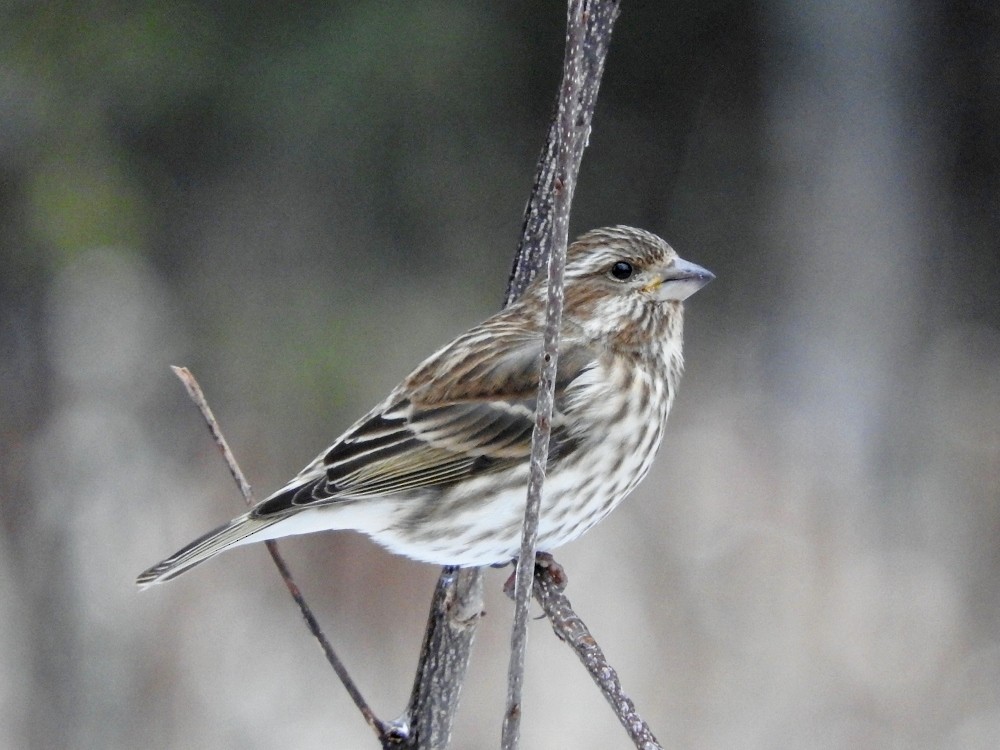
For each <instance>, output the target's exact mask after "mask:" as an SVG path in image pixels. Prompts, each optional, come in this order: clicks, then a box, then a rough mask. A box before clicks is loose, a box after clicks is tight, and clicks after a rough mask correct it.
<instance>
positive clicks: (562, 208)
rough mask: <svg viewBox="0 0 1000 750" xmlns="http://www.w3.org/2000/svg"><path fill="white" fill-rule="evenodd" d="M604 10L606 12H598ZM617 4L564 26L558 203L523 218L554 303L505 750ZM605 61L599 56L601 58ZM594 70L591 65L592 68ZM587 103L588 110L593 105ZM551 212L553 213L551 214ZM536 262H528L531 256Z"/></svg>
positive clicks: (556, 132) (546, 176)
mask: <svg viewBox="0 0 1000 750" xmlns="http://www.w3.org/2000/svg"><path fill="white" fill-rule="evenodd" d="M600 10H604V11H605V13H604V14H601V13H599V11H600ZM617 10H618V6H617V3H615V2H612V3H603V4H602V3H600V2H587V0H570V3H569V6H568V13H567V23H566V54H565V58H564V60H563V79H562V84H561V86H560V91H559V103H558V106H557V108H556V118H555V120H554V122H553V127H552V128H550V131H549V141H548V142H547V143H546V149H545V152H546V157H548V156H549V154H550V152H551V154H552V158H551V159H549V158H544V159H543V161H542V166H541V167H540V169H539V174H540V175H541V178H542V180H543V182H545V183H548V182H549V181H551V185H552V193H553V195H554V200H553V201H552V202H551V204H541V203H539V204H538V205H537V206H536V207H535V211H534V212H532V206H531V204H530V203H529V207H528V211H527V214H526V219H525V230H524V231H525V234H526V235H527V234H529V233H530V232H538V233H539V235H540V237H539V240H540V241H539V247H541V248H542V254H540V255H536V256H535V258H536V259H539V260H540V259H541V258H542V257H544V254H545V250H546V249H547V251H548V252H547V255H548V280H547V281H548V297H547V300H546V318H545V335H544V342H543V348H542V367H541V376H540V378H539V384H538V399H537V402H536V404H537V405H536V408H535V426H534V431H533V433H532V441H531V459H530V475H529V480H528V492H527V501H526V504H525V513H524V525H523V531H522V537H521V549H520V554H519V556H518V563H517V571H516V578H515V586H514V622H513V626H512V628H511V653H510V664H509V667H508V673H507V705H506V710H505V711H504V718H503V731H502V738H501V746H502V747H503V748H504V750H516V748H517V747H518V743H519V737H520V727H521V695H522V688H523V683H524V658H525V652H526V649H527V621H528V603H529V601H530V598H531V587H532V580H533V576H534V570H535V550H536V542H537V538H538V516H539V510H540V508H541V497H542V494H541V493H542V487H543V485H544V482H545V466H546V463H547V460H548V452H549V436H550V433H551V422H552V407H553V398H554V392H555V380H556V370H557V367H558V358H559V330H560V325H561V320H562V308H563V275H564V270H565V264H566V244H567V242H568V238H569V214H570V206H571V204H572V201H573V193H574V191H575V189H576V178H577V175H578V174H579V170H580V163H581V161H582V159H583V151H584V149H585V148H586V146H587V141H588V139H589V135H590V123H591V120H592V118H593V111H594V109H593V105H594V103H595V102H596V98H597V90H598V88H599V85H600V77H601V73H602V72H603V68H604V59H605V55H606V53H607V44H608V42H609V41H610V33H611V28H612V26H613V24H614V20H615V18H616V17H617ZM594 29H600V32H601V33H600V34H599V35H598V39H600V40H602V41H603V44H600V45H598V47H597V49H593V48H588V46H587V41H588V31H590V30H594ZM598 51H599V52H600V54H595V52H598ZM588 63H590V66H588ZM588 70H589V72H591V73H592V75H593V76H594V77H595V80H594V81H593V82H592V85H591V87H590V88H588V89H587V91H588V92H589V93H591V94H592V97H593V98H592V99H591V100H590V101H589V102H584V101H583V99H582V95H583V93H584V90H585V89H584V84H585V81H586V80H587V73H588ZM588 104H589V106H587V105H588ZM550 206H551V207H550ZM523 249H524V245H523V244H522V248H521V249H520V250H519V252H518V265H517V266H515V272H514V274H512V279H516V278H517V271H518V269H519V268H522V267H528V268H529V269H530V265H531V264H530V263H524V262H523V261H524V255H523V252H522V251H523ZM529 257H530V256H529Z"/></svg>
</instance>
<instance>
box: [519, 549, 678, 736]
mask: <svg viewBox="0 0 1000 750" xmlns="http://www.w3.org/2000/svg"><path fill="white" fill-rule="evenodd" d="M552 570H553V568H552V567H550V566H545V565H538V566H536V568H535V586H534V589H535V598H536V599H537V600H538V603H539V604H541V605H542V609H543V610H544V611H545V614H546V616H547V617H548V618H549V621H550V622H551V623H552V629H553V630H554V631H555V633H556V635H557V636H558V637H559V638H560V639H561V640H563V641H565V642H566V643H567V644H568V645H569V646H570V647H571V648H572V649H573V651H574V652H575V653H576V655H577V657H578V658H579V659H580V661H581V662H582V663H583V666H584V667H586V668H587V671H588V672H589V673H590V676H591V678H593V680H594V682H595V683H596V685H597V686H598V688H600V690H601V693H603V694H604V697H605V698H606V699H607V701H608V703H610V704H611V708H612V709H613V710H614V712H615V716H617V717H618V720H619V721H620V722H621V723H622V726H623V727H625V731H626V732H628V736H629V737H631V738H632V741H633V742H634V743H635V746H636V748H639V750H663V748H662V746H661V745H660V743H659V742H658V741H657V739H656V737H654V736H653V731H652V730H651V729H650V728H649V725H648V724H646V722H645V721H643V719H642V717H641V716H639V714H638V712H637V711H636V710H635V704H634V703H632V700H631V699H630V698H629V697H628V696H627V695H625V691H624V689H623V688H622V684H621V681H620V680H619V679H618V673H617V672H616V671H615V670H614V668H612V666H611V665H610V664H609V663H608V660H607V658H606V657H605V656H604V652H603V651H602V650H601V647H600V646H598V645H597V641H596V640H594V636H592V635H591V634H590V630H589V629H588V628H587V626H586V625H585V624H584V622H583V620H581V619H580V617H579V616H578V615H577V614H576V612H574V611H573V607H572V605H571V604H570V603H569V599H567V598H566V594H565V593H564V592H563V585H564V582H563V581H560V580H557V579H556V578H555V577H554V576H553V574H552Z"/></svg>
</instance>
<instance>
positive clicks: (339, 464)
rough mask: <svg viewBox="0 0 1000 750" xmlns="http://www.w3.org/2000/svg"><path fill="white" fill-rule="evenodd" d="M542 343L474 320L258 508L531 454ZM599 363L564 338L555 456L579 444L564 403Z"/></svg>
mask: <svg viewBox="0 0 1000 750" xmlns="http://www.w3.org/2000/svg"><path fill="white" fill-rule="evenodd" d="M541 349H542V339H541V335H540V334H539V335H527V334H525V333H524V332H523V331H504V330H500V331H499V332H498V331H490V332H489V335H486V334H484V333H483V332H482V329H473V330H472V331H470V332H469V333H468V334H466V335H465V336H463V337H461V338H459V339H457V340H456V341H455V342H453V343H452V344H451V345H449V346H448V347H446V348H445V349H442V350H441V351H440V352H438V353H437V354H436V355H434V356H433V357H431V359H430V360H428V361H427V362H425V363H424V364H423V365H421V367H420V368H419V369H418V370H417V371H415V372H414V373H413V374H412V375H410V376H409V377H408V378H407V379H406V380H404V381H403V383H402V384H401V385H400V386H399V387H398V388H397V389H396V390H395V391H393V394H392V395H391V396H390V398H389V399H388V400H387V401H386V402H385V403H384V404H383V405H382V407H380V408H376V409H375V410H373V411H372V412H370V413H369V414H368V415H366V416H365V417H364V418H362V419H361V420H359V421H358V422H357V423H356V424H355V425H354V426H353V427H352V428H351V429H349V430H348V431H347V432H346V433H345V434H344V435H343V436H341V437H340V438H339V439H338V440H337V442H336V443H334V444H333V446H332V447H331V448H330V449H329V450H327V451H326V452H325V453H324V454H322V455H320V456H319V457H318V458H317V459H316V460H315V461H314V462H313V463H312V464H310V465H309V466H308V467H306V469H305V470H303V472H302V473H300V474H299V476H298V477H296V479H295V480H293V482H291V483H290V484H289V485H287V486H286V487H284V488H282V489H281V490H279V491H278V492H277V493H275V494H274V495H272V496H271V497H270V498H268V499H267V500H265V501H263V502H262V503H260V504H259V505H258V506H257V507H256V508H255V509H254V515H255V516H258V517H261V516H267V515H271V514H274V513H284V512H287V511H291V510H295V509H299V508H303V507H315V506H317V505H323V504H328V503H332V502H337V501H338V500H343V499H356V498H365V497H377V496H384V495H391V494H394V493H398V492H406V491H409V490H414V489H420V488H423V489H433V488H435V487H444V486H447V485H449V484H452V483H454V482H458V481H460V480H463V479H467V478H470V477H473V476H476V475H482V474H488V473H492V472H497V471H501V470H503V469H505V468H508V467H511V466H514V465H517V464H519V463H522V462H525V461H527V459H528V455H529V454H530V452H531V433H532V428H533V427H534V411H535V401H536V395H537V389H538V366H539V361H540V356H541ZM593 363H594V354H593V352H592V351H591V350H590V349H588V348H587V347H585V346H583V345H580V344H577V343H574V342H567V343H564V344H563V345H561V346H560V353H559V363H558V374H557V377H556V410H555V412H554V414H553V421H552V434H551V438H550V447H549V454H550V462H551V461H556V460H558V459H559V458H560V457H561V456H564V455H566V454H567V453H569V452H570V451H572V449H573V445H574V436H573V435H572V434H571V432H570V430H569V429H567V427H566V426H565V424H564V420H562V418H561V413H560V411H559V409H560V406H562V405H563V403H564V400H565V399H564V396H565V394H566V391H567V389H568V388H569V387H570V385H571V384H572V383H573V381H575V380H576V379H577V378H579V377H580V376H581V375H582V374H584V373H585V372H586V371H587V370H589V369H590V368H591V367H593Z"/></svg>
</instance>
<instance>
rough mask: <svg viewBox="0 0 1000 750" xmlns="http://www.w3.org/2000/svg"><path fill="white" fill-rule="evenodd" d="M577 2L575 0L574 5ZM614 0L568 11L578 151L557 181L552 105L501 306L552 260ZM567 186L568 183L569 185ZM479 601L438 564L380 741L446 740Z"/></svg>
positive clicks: (459, 575) (469, 581)
mask: <svg viewBox="0 0 1000 750" xmlns="http://www.w3.org/2000/svg"><path fill="white" fill-rule="evenodd" d="M579 6H580V3H579V2H578V0H574V2H573V3H571V10H572V9H573V8H574V7H577V8H579ZM618 7H619V0H587V1H586V2H584V3H583V4H582V11H580V12H578V13H577V14H576V15H574V16H572V17H574V18H576V19H577V20H578V21H579V20H581V19H582V23H578V27H580V28H582V29H583V38H582V42H579V38H578V43H579V45H580V47H582V49H583V50H584V51H585V54H584V55H582V56H575V57H574V58H571V57H570V55H569V54H568V52H567V55H566V58H565V60H564V74H563V76H564V79H565V78H566V76H567V73H566V65H567V64H568V61H569V60H570V59H576V60H577V63H576V65H577V72H576V76H575V78H576V81H577V83H576V102H577V107H576V111H577V113H578V120H577V124H576V127H577V128H578V129H579V131H580V133H581V134H584V135H583V137H582V138H581V139H580V140H579V142H578V144H577V147H578V150H579V154H577V156H576V157H575V159H574V160H571V164H572V167H571V168H570V169H566V170H565V171H563V172H562V175H563V176H562V177H561V178H560V179H559V180H558V181H557V179H556V175H557V170H556V135H557V133H558V132H559V131H560V129H561V125H560V120H559V117H558V112H559V110H558V109H557V110H556V113H554V114H553V119H552V122H551V123H550V125H549V131H548V136H547V138H546V142H545V146H544V147H543V149H542V152H541V155H540V156H539V160H538V165H537V167H536V171H535V177H534V182H533V184H532V190H531V197H530V198H529V200H528V204H527V206H526V207H525V213H524V224H523V227H522V231H521V238H520V241H519V243H518V249H517V252H516V254H515V258H514V265H513V268H512V270H511V275H510V278H509V280H508V283H507V290H506V293H505V295H504V306H505V307H506V306H507V305H509V304H510V303H511V302H513V301H515V300H516V299H517V298H518V297H520V296H521V294H522V293H523V292H524V290H525V289H526V288H527V287H528V285H529V284H530V283H531V280H532V279H533V278H534V277H535V275H536V274H537V272H538V270H539V269H541V268H542V267H543V266H544V265H545V263H546V262H547V261H548V259H549V253H550V246H551V245H550V243H551V238H552V217H553V207H554V205H555V203H556V191H557V189H558V190H559V191H560V192H562V193H563V196H564V197H567V196H568V198H571V197H572V185H573V184H575V182H576V174H577V172H578V170H579V164H580V157H581V156H582V152H583V147H584V146H585V145H586V135H587V134H589V132H590V121H591V118H592V115H593V111H594V106H595V104H596V101H597V92H598V88H599V86H600V80H601V74H602V73H603V71H604V61H605V59H606V57H607V50H608V45H609V43H610V41H611V31H612V27H613V26H614V22H615V20H616V19H617V17H618ZM563 88H564V87H561V89H560V97H559V99H560V101H561V102H562V101H563V100H564V97H565V93H566V92H564V91H563ZM567 185H568V186H570V187H569V191H568V192H567V190H566V188H567ZM567 205H568V199H567ZM567 216H568V212H567ZM567 226H568V224H567ZM564 247H565V239H564ZM536 528H537V526H536ZM528 567H529V569H530V568H531V567H533V566H530V565H529V566H528ZM482 606H483V600H482V571H481V569H479V568H466V569H462V570H458V571H456V570H455V569H454V568H444V569H443V571H442V572H441V577H440V578H439V579H438V584H437V587H436V589H435V593H434V598H433V601H432V602H431V608H430V613H429V615H428V620H427V628H426V631H425V635H424V643H423V647H422V649H421V653H420V659H419V663H418V666H417V673H416V676H415V678H414V681H413V691H412V693H411V695H410V700H409V703H408V705H407V709H406V711H405V712H404V714H403V715H402V716H401V717H400V718H399V719H398V720H397V721H396V722H393V724H392V726H391V727H390V729H389V733H388V735H386V739H385V740H384V747H387V748H388V747H406V748H420V749H421V750H443V748H446V747H447V746H448V742H449V739H450V735H451V727H452V724H453V721H454V717H455V712H456V710H457V709H458V699H459V692H460V689H461V685H462V683H463V681H464V679H465V672H466V668H467V666H468V661H469V655H470V653H471V649H472V641H473V636H474V635H475V630H476V625H477V624H478V621H479V617H480V615H481V612H482Z"/></svg>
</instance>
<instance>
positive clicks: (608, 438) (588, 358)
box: [137, 226, 715, 587]
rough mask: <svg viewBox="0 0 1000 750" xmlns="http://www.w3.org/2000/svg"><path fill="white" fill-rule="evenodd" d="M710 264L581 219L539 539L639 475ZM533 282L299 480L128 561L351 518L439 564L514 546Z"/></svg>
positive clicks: (584, 525) (535, 330)
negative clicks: (214, 525) (686, 316)
mask: <svg viewBox="0 0 1000 750" xmlns="http://www.w3.org/2000/svg"><path fill="white" fill-rule="evenodd" d="M713 278H715V277H714V275H713V274H712V273H711V272H709V271H707V270H705V269H704V268H701V267H700V266H697V265H695V264H694V263H689V262H688V261H685V260H682V259H681V258H679V257H678V256H677V253H675V252H674V251H673V249H671V247H670V246H669V245H668V244H667V243H666V242H664V241H663V240H662V239H660V238H659V237H657V236H656V235H653V234H650V233H649V232H645V231H642V230H639V229H633V228H631V227H624V226H619V227H609V228H605V229H595V230H593V231H591V232H588V233H587V234H584V235H583V236H582V237H580V238H579V239H578V240H576V241H575V242H574V243H573V244H572V245H570V247H569V248H568V251H567V256H566V280H565V302H564V311H563V319H562V328H561V341H560V344H559V359H558V372H557V376H556V385H555V408H554V412H553V415H552V423H551V425H552V432H551V438H550V448H549V459H548V466H547V472H546V480H545V485H544V489H543V493H542V494H543V498H542V506H541V516H540V522H539V527H538V549H539V550H540V551H551V550H553V549H554V548H556V547H558V546H560V545H562V544H565V543H566V542H569V541H571V540H573V539H576V538H577V537H579V536H580V535H581V534H583V533H584V532H585V531H587V530H588V529H589V528H590V527H591V526H593V525H594V524H596V523H597V522H598V521H600V520H601V519H602V518H604V516H606V515H607V514H608V513H609V512H610V511H611V510H612V509H613V508H614V507H615V506H616V505H618V503H620V502H621V501H622V500H623V499H624V498H625V496H626V495H628V494H629V493H630V492H631V491H632V490H633V489H634V488H635V486H636V485H637V484H638V483H639V482H640V480H641V479H642V478H643V477H644V476H645V475H646V472H648V471H649V467H650V465H651V464H652V462H653V457H654V455H655V454H656V451H657V449H658V447H659V445H660V441H661V439H662V437H663V429H664V426H665V424H666V421H667V414H668V412H669V411H670V406H671V404H672V403H673V400H674V394H675V392H676V389H677V383H678V381H679V379H680V376H681V370H682V369H683V357H682V354H681V345H682V337H683V336H682V324H683V305H682V302H683V300H685V299H687V298H688V297H689V296H690V295H692V294H694V293H695V292H696V291H698V290H699V289H700V288H701V287H703V286H704V285H705V284H707V283H708V282H709V281H711V280H712V279H713ZM545 304H546V279H545V278H544V277H543V275H540V277H539V278H537V279H536V280H535V281H534V282H533V283H532V284H531V285H530V286H529V287H528V289H527V290H525V292H524V294H523V295H522V297H521V298H520V299H519V300H518V301H517V302H515V303H514V304H512V305H510V306H509V307H507V308H506V309H505V310H503V311H502V312H499V313H497V314H496V315H494V316H493V317H491V318H489V319H487V320H486V321H485V322H483V323H481V324H480V325H478V326H476V327H475V328H472V329H471V330H469V331H467V332H466V333H463V334H462V335H461V336H459V337H458V338H457V339H455V340H454V341H452V342H451V343H450V344H448V345H447V346H445V347H444V348H442V349H440V350H438V351H437V352H435V353H434V354H432V355H431V356H430V357H428V358H427V359H426V360H425V361H424V362H423V363H422V364H421V365H420V366H419V367H417V369H416V370H414V371H413V372H412V373H411V374H410V375H409V377H407V378H406V379H405V380H404V381H403V382H402V383H400V384H399V385H398V386H397V387H396V388H395V389H394V390H393V391H392V392H391V393H390V394H389V396H388V397H387V398H386V399H385V400H384V401H382V403H380V404H379V405H378V406H376V407H375V408H374V409H372V410H371V411H370V412H368V413H367V414H366V415H365V416H363V417H362V418H361V419H359V420H358V421H357V422H355V423H354V425H353V426H352V427H351V428H350V429H348V430H347V432H345V433H344V434H343V435H341V436H340V437H339V438H337V440H336V441H335V442H334V443H333V445H332V446H330V447H329V448H328V449H327V450H325V451H324V452H323V453H321V454H320V455H319V456H318V457H317V458H316V459H315V460H314V461H313V462H312V463H310V464H309V465H308V466H306V468H305V469H303V470H302V471H301V472H300V473H299V475H298V476H297V477H295V478H294V479H293V480H292V481H290V482H289V483H288V484H286V485H285V486H284V487H282V488H281V489H280V490H278V491H277V492H275V493H274V494H273V495H271V496H270V497H268V498H267V499H266V500H263V501H262V502H260V503H258V504H257V505H256V506H255V507H254V508H253V509H252V510H250V512H248V513H245V514H244V515H242V516H240V517H238V518H236V519H234V520H232V521H230V522H229V523H227V524H225V525H224V526H221V527H219V528H218V529H215V530H214V531H211V532H209V533H208V534H205V535H204V536H202V537H201V538H199V539H196V540H195V541H194V542H192V543H191V544H189V545H188V546H186V547H184V548H183V549H182V550H180V551H179V552H177V553H176V554H174V555H171V556H170V557H168V558H167V559H166V560H164V561H163V562H161V563H158V564H157V565H154V566H153V567H152V568H150V569H149V570H147V571H145V572H144V573H142V574H141V575H140V576H139V577H138V580H137V583H138V585H139V586H140V587H146V586H149V585H151V584H154V583H160V582H162V581H168V580H170V579H171V578H174V577H175V576H177V575H180V574H181V573H183V572H184V571H186V570H188V569H189V568H192V567H194V566H195V565H197V564H198V563H201V562H203V561H205V560H207V559H209V558H210V557H213V556H214V555H216V554H218V553H219V552H222V551H223V550H225V549H229V548H230V547H235V546H237V545H241V544H247V543H250V542H258V541H264V540H266V539H275V538H278V537H284V536H289V535H292V534H304V533H307V532H313V531H322V530H328V529H353V530H356V531H360V532H362V533H364V534H367V535H368V536H370V537H371V538H372V539H374V540H375V541H376V542H378V543H379V544H382V545H384V546H385V547H387V548H388V549H389V550H390V551H392V552H395V553H397V554H401V555H406V556H407V557H411V558H414V559H416V560H423V561H426V562H430V563H436V564H439V565H462V566H467V565H491V564H496V563H505V562H509V561H510V560H511V559H513V558H515V557H516V556H517V554H518V550H519V547H520V540H521V523H522V519H523V515H524V505H525V497H526V491H527V484H528V457H529V453H530V451H531V433H532V427H533V425H534V409H535V399H536V393H537V389H538V379H539V372H540V362H541V351H542V337H543V331H544V327H545Z"/></svg>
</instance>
